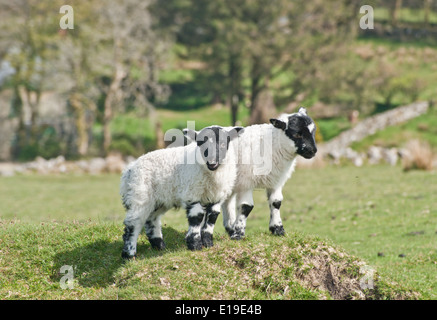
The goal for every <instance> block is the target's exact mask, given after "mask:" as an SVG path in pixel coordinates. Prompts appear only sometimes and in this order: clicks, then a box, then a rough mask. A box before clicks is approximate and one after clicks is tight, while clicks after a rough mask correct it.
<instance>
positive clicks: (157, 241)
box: [149, 238, 165, 250]
mask: <svg viewBox="0 0 437 320" xmlns="http://www.w3.org/2000/svg"><path fill="white" fill-rule="evenodd" d="M149 242H150V244H151V245H152V248H153V249H157V250H163V249H165V242H164V240H163V239H162V238H149Z"/></svg>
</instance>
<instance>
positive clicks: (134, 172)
mask: <svg viewBox="0 0 437 320" xmlns="http://www.w3.org/2000/svg"><path fill="white" fill-rule="evenodd" d="M242 132H243V128H242V127H227V128H223V127H219V126H211V127H207V128H204V129H202V130H201V131H200V132H191V131H190V132H189V133H190V134H191V133H192V134H193V136H192V138H193V139H194V140H196V143H191V144H189V145H187V146H180V147H174V148H167V149H160V150H156V151H153V152H149V153H147V154H145V155H143V156H141V157H140V158H138V159H137V160H136V161H134V162H132V163H130V164H129V165H128V167H127V168H126V169H125V170H124V172H123V174H122V177H121V185H120V194H121V197H122V201H123V205H124V207H125V208H126V218H125V220H124V224H125V230H124V235H123V240H124V247H123V250H122V257H123V258H126V259H129V258H132V257H134V256H135V255H136V246H137V239H138V236H139V234H140V231H141V230H142V228H143V226H144V228H145V231H146V235H147V237H148V239H149V241H150V244H151V245H152V247H153V248H156V249H163V248H165V243H164V240H163V236H162V230H161V216H162V215H163V214H164V213H165V212H166V211H168V210H169V209H171V208H178V207H182V208H184V209H185V210H186V214H187V218H188V224H189V226H188V232H187V235H186V242H187V246H188V248H189V249H191V250H199V249H201V248H202V246H205V247H209V246H212V245H213V239H212V233H213V229H214V224H215V222H216V219H217V216H218V215H219V213H220V206H221V204H222V203H223V201H224V200H225V199H226V198H228V197H229V196H230V194H231V193H232V190H233V185H234V182H235V178H236V164H235V163H236V161H235V156H236V154H235V149H234V148H233V146H232V145H233V143H232V142H231V141H232V140H233V139H234V138H236V137H237V136H238V135H239V134H240V133H242Z"/></svg>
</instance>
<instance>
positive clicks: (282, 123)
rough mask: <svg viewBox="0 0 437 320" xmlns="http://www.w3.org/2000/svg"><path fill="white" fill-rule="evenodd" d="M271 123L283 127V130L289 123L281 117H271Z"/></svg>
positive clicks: (276, 126) (279, 127)
mask: <svg viewBox="0 0 437 320" xmlns="http://www.w3.org/2000/svg"><path fill="white" fill-rule="evenodd" d="M270 123H271V124H273V126H274V127H275V128H278V129H281V130H285V128H287V124H286V123H285V122H284V121H282V120H279V119H270Z"/></svg>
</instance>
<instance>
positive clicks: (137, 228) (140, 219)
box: [121, 208, 149, 259]
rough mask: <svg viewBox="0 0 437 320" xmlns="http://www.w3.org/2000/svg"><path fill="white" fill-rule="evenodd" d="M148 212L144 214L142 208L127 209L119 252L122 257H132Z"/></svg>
mask: <svg viewBox="0 0 437 320" xmlns="http://www.w3.org/2000/svg"><path fill="white" fill-rule="evenodd" d="M148 215H149V214H148V213H146V214H144V211H143V210H138V209H137V210H134V209H132V208H131V209H129V210H128V212H127V213H126V218H125V219H124V225H125V228H124V234H123V241H124V246H123V250H122V253H121V256H122V258H123V259H132V258H134V257H135V256H136V253H137V240H138V236H139V234H140V232H141V229H142V228H143V225H144V221H145V220H146V218H147V216H148Z"/></svg>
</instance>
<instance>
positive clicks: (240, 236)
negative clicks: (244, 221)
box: [231, 232, 244, 240]
mask: <svg viewBox="0 0 437 320" xmlns="http://www.w3.org/2000/svg"><path fill="white" fill-rule="evenodd" d="M243 238H244V233H241V232H234V234H233V235H232V236H231V239H232V240H241V239H243Z"/></svg>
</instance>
